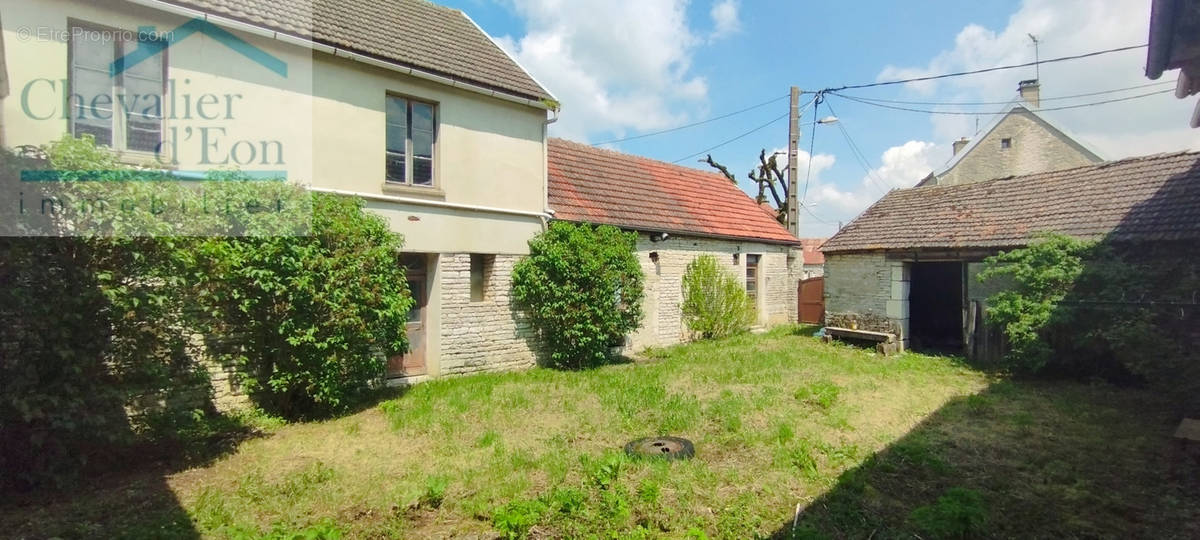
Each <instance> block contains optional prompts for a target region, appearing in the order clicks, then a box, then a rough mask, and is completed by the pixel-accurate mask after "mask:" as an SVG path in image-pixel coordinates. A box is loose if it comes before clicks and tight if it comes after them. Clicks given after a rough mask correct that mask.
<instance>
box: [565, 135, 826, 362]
mask: <svg viewBox="0 0 1200 540" xmlns="http://www.w3.org/2000/svg"><path fill="white" fill-rule="evenodd" d="M548 150H549V153H548V163H547V167H548V169H549V185H550V192H549V199H550V207H551V208H552V209H553V211H554V219H558V220H564V221H572V222H577V223H594V224H607V225H615V226H617V227H620V228H622V229H625V230H629V231H635V232H637V235H638V240H637V251H638V259H639V260H640V261H641V265H642V271H643V272H644V274H645V277H646V278H645V279H646V281H645V291H646V297H645V306H644V308H645V310H644V312H645V315H646V318H645V321H644V322H643V324H642V327H641V328H640V329H639V330H638V331H637V332H636V333H635V334H634V335H633V336H632V337H631V338H630V340H629V342H628V346H629V347H631V348H633V349H635V350H636V349H641V348H645V347H649V346H662V345H671V344H674V343H680V342H682V341H686V340H687V339H688V338H689V334H688V331H687V328H686V327H685V325H684V322H683V316H682V313H681V311H680V303H681V297H682V282H683V274H684V272H685V271H686V269H687V265H688V263H690V262H691V261H692V260H694V259H695V258H696V257H697V256H699V255H705V254H707V255H713V256H715V257H716V258H717V260H718V261H719V262H720V263H721V264H722V265H723V266H724V267H725V268H726V269H727V270H728V271H730V272H732V273H734V274H735V275H737V276H738V278H739V279H744V280H745V283H746V292H748V293H749V294H750V296H751V298H752V299H753V300H754V303H755V306H756V309H757V312H758V317H757V325H759V326H771V325H775V324H780V323H787V322H794V321H795V320H796V300H797V297H796V287H797V283H798V281H799V278H800V276H801V273H802V266H803V264H804V263H803V259H802V258H801V250H800V248H801V246H802V244H801V242H800V240H798V239H797V238H796V237H795V236H793V235H792V234H791V233H789V232H788V231H787V229H784V228H783V226H782V225H780V224H779V222H778V221H775V219H774V218H773V217H772V216H771V215H769V214H768V213H767V212H764V211H763V209H762V208H761V207H759V206H758V204H757V203H755V201H754V199H751V198H750V197H749V196H748V195H746V193H745V192H743V191H742V190H741V189H739V188H738V187H737V186H736V185H734V184H733V183H731V182H730V181H729V180H728V179H727V178H725V177H724V176H722V175H720V174H717V173H713V172H707V171H701V170H697V169H692V168H689V167H682V166H678V165H672V164H669V163H664V162H661V161H655V160H652V159H648V158H643V157H639V156H633V155H629V154H622V153H619V152H614V151H612V150H605V149H600V148H594V147H592V146H588V145H586V144H581V143H576V142H571V141H566V140H562V139H550V141H549V143H548Z"/></svg>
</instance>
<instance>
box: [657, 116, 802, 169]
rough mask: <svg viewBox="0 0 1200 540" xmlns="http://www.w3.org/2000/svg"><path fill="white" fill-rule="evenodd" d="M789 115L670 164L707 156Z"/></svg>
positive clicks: (776, 118) (778, 117)
mask: <svg viewBox="0 0 1200 540" xmlns="http://www.w3.org/2000/svg"><path fill="white" fill-rule="evenodd" d="M789 114H791V113H784V114H781V115H779V116H776V117H775V118H774V119H772V120H771V121H770V122H767V123H765V124H763V125H761V126H758V127H756V128H754V129H752V130H750V131H747V132H745V133H743V134H741V135H738V136H737V137H734V138H732V139H729V140H727V141H725V142H723V143H720V144H718V145H716V146H712V147H709V148H705V149H704V150H701V151H699V152H696V153H695V154H689V155H687V156H684V157H681V158H679V159H677V160H675V161H672V162H671V163H679V162H680V161H686V160H689V159H692V158H694V157H696V156H700V155H704V154H707V153H709V152H712V151H713V150H716V149H718V148H720V147H722V146H725V145H727V144H729V143H731V142H734V141H737V140H739V139H741V138H743V137H746V136H749V135H750V134H752V133H755V132H757V131H759V130H762V129H766V128H767V126H770V125H771V124H774V123H775V122H778V121H780V120H783V119H784V118H787V117H788V115H789Z"/></svg>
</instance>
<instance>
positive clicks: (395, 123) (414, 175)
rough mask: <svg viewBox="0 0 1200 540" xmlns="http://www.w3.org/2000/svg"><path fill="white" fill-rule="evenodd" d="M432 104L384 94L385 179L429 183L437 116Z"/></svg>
mask: <svg viewBox="0 0 1200 540" xmlns="http://www.w3.org/2000/svg"><path fill="white" fill-rule="evenodd" d="M436 112H437V111H436V109H435V107H434V106H433V105H430V104H428V103H422V102H420V101H413V100H410V99H407V98H402V97H398V96H388V97H387V181H388V182H391V183H394V184H406V185H410V186H428V187H432V186H433V147H434V143H435V142H436V140H437V117H436Z"/></svg>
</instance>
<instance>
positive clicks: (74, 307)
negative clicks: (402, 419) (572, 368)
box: [0, 136, 411, 490]
mask: <svg viewBox="0 0 1200 540" xmlns="http://www.w3.org/2000/svg"><path fill="white" fill-rule="evenodd" d="M22 171H31V172H33V173H39V172H42V173H45V172H50V173H53V174H55V175H58V176H59V177H61V179H63V180H67V181H64V182H22V180H21V173H22ZM97 171H100V172H101V174H99V175H97V174H96V172H97ZM163 175H165V173H163V172H161V171H159V172H156V171H132V170H130V169H129V168H128V167H127V166H124V165H122V164H121V163H119V162H118V161H117V160H116V159H115V157H114V155H113V154H112V153H111V151H109V150H107V149H104V148H98V147H96V146H95V143H94V141H93V140H92V139H91V138H90V137H84V138H81V139H75V138H72V137H69V136H67V137H64V138H62V139H60V140H58V141H55V142H53V143H51V144H49V145H46V146H44V147H42V148H37V149H31V148H27V149H25V150H24V151H23V153H22V155H14V154H12V153H10V152H7V151H2V152H0V184H3V188H4V189H6V190H8V191H6V193H10V194H11V193H17V192H21V193H23V194H24V195H25V204H26V205H27V208H28V209H29V210H30V212H29V214H31V215H32V214H35V213H36V212H37V211H39V210H40V208H37V206H38V205H40V204H43V196H45V197H55V200H56V201H60V202H61V205H60V208H65V209H72V208H74V209H78V208H82V207H84V203H88V202H90V201H94V200H95V199H96V197H98V196H101V195H104V196H108V197H113V199H112V200H121V199H120V197H123V196H128V197H131V198H140V199H141V200H151V199H153V200H156V201H157V202H159V203H161V204H163V205H171V204H173V205H176V206H179V205H183V204H186V205H188V207H189V208H193V209H195V208H201V207H202V205H203V204H204V203H205V201H206V200H207V201H223V200H246V199H248V198H253V197H259V198H263V197H267V198H271V200H277V201H280V202H281V204H280V206H279V207H278V208H283V210H282V211H276V212H265V211H261V208H252V207H249V206H246V205H231V206H228V207H226V208H224V209H222V210H221V211H219V212H217V211H214V212H209V213H203V212H201V213H193V214H192V215H191V216H190V217H188V218H178V217H177V218H165V217H163V215H162V214H161V213H159V212H158V211H157V209H156V208H155V207H154V206H140V207H137V208H136V209H135V210H132V211H129V210H124V209H122V211H121V212H110V213H103V212H99V213H97V212H78V211H76V212H69V211H67V212H57V213H50V214H47V217H46V219H44V220H40V221H39V220H38V219H32V220H27V221H26V220H23V219H22V217H21V216H20V215H19V214H14V213H13V212H12V211H11V210H12V208H10V206H9V205H4V207H3V208H2V209H0V227H2V228H3V230H2V231H0V232H2V233H3V235H0V283H3V284H4V287H0V470H4V471H13V474H3V475H0V490H5V489H9V488H14V487H16V488H30V487H36V486H42V485H48V484H56V483H57V484H65V483H67V482H69V481H70V480H71V479H72V478H73V477H74V476H75V475H77V474H78V473H79V472H80V471H81V470H82V469H83V468H84V467H85V466H91V467H94V468H96V469H103V468H105V467H107V466H108V465H111V464H117V463H119V462H120V460H121V453H120V450H121V449H125V448H131V444H132V443H136V442H141V441H168V442H169V443H170V444H172V445H174V444H190V443H189V442H188V441H193V440H195V439H196V438H197V437H209V436H213V435H215V434H214V433H212V430H211V429H209V427H210V426H220V425H223V424H222V423H221V422H220V418H217V417H216V415H217V413H216V411H215V409H214V408H213V407H212V406H211V404H209V403H207V399H206V398H208V397H210V396H209V392H210V391H211V389H210V387H209V385H208V380H207V370H206V369H204V367H203V366H200V365H197V363H196V362H195V360H196V358H197V356H198V355H197V353H198V352H199V351H198V348H197V346H198V345H199V344H198V343H197V342H196V341H195V339H194V336H195V335H197V334H204V335H205V336H206V337H208V338H211V340H210V342H209V345H220V344H228V345H230V348H225V349H220V348H218V349H215V350H216V352H219V353H222V354H223V355H225V356H226V357H227V358H234V357H236V358H238V359H241V360H242V362H243V365H244V366H245V367H246V368H248V382H249V383H250V385H249V386H250V387H251V388H252V389H254V390H255V396H254V397H257V398H261V399H263V402H262V403H261V404H260V405H261V406H262V407H263V408H264V409H268V410H270V411H271V412H275V413H287V414H289V415H291V416H293V417H295V416H301V415H307V414H314V413H320V412H325V411H332V410H337V409H338V408H340V407H343V406H345V404H346V403H347V400H348V399H349V398H350V397H351V396H352V395H353V394H354V393H355V392H356V391H357V390H359V389H361V388H363V387H365V386H366V385H367V384H368V383H369V382H370V381H372V380H374V379H377V378H378V377H379V375H381V374H382V371H383V365H384V364H383V361H382V360H381V359H380V357H379V356H378V355H379V354H381V353H383V354H386V353H393V352H399V351H403V350H404V349H405V347H406V342H405V336H404V321H405V315H406V313H407V310H408V308H409V306H410V305H411V300H410V298H409V296H408V293H407V291H406V289H405V288H406V282H405V279H404V274H403V270H402V269H401V265H400V264H399V260H398V258H397V251H398V249H399V247H400V239H399V238H398V237H397V236H395V235H392V234H391V233H389V232H388V230H387V227H386V225H385V224H384V223H383V222H382V220H380V219H379V218H376V217H372V216H371V215H369V214H366V213H365V212H364V211H363V210H362V208H361V204H360V203H358V202H356V201H354V200H352V199H338V198H334V197H324V196H323V197H317V198H315V199H314V198H313V197H311V196H310V194H309V193H308V192H307V191H306V190H304V189H303V188H301V187H299V186H295V185H291V184H287V183H284V182H263V181H249V179H247V178H245V177H244V176H243V175H241V174H240V173H237V172H236V171H222V172H218V173H214V174H212V175H211V176H210V178H209V179H208V181H203V182H191V181H189V182H176V181H159V180H170V179H169V178H166V177H165V176H163ZM85 179H86V180H88V181H74V180H85ZM206 198H207V199H206ZM314 200H315V203H316V210H315V211H314V209H313V204H314ZM56 204H57V203H56ZM278 208H277V209H278ZM311 216H315V221H314V219H313V218H312V217H311ZM310 228H311V229H312V231H314V232H315V233H316V234H312V235H298V234H297V233H302V232H306V231H308V230H309V229H310ZM197 231H199V234H207V235H209V236H198V235H197V234H196V233H197ZM64 233H70V234H69V235H64ZM53 234H58V235H59V236H58V237H45V236H46V235H53ZM127 408H128V410H132V411H135V412H136V413H137V414H135V415H134V416H132V417H130V416H129V415H128V414H127ZM201 428H202V429H201ZM169 431H178V432H179V433H167V432H169ZM190 450H191V449H185V452H184V454H191V452H190ZM105 460H107V461H105Z"/></svg>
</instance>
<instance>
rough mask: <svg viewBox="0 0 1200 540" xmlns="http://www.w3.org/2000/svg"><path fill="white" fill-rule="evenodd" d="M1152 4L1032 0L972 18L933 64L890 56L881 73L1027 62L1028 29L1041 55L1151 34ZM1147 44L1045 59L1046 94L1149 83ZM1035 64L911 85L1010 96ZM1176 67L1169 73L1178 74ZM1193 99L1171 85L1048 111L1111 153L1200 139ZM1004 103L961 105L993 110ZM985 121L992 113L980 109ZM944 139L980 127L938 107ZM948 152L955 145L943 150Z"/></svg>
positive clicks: (945, 92)
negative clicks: (993, 23)
mask: <svg viewBox="0 0 1200 540" xmlns="http://www.w3.org/2000/svg"><path fill="white" fill-rule="evenodd" d="M1149 14H1150V9H1149V8H1148V7H1147V5H1146V2H1144V1H1143V0H1025V1H1024V2H1023V3H1022V4H1021V7H1020V8H1019V9H1018V10H1017V11H1016V13H1014V14H1013V15H1012V16H1011V17H1009V20H1008V23H1007V25H1006V26H1005V27H1004V28H1003V29H1001V30H999V31H995V30H991V29H987V28H984V27H982V26H979V25H974V24H972V25H968V26H966V27H965V28H963V29H962V30H961V31H960V32H959V33H958V35H957V36H956V37H955V40H954V46H953V48H950V49H947V50H945V51H942V52H941V53H939V54H937V55H936V56H934V57H933V58H932V59H931V60H930V61H929V62H928V63H927V64H926V65H925V66H920V67H897V66H888V67H887V68H885V69H884V70H883V71H882V72H881V73H880V74H879V77H878V79H879V80H887V79H895V78H908V77H915V76H924V75H932V74H938V73H949V72H956V71H968V70H975V69H982V68H987V67H992V66H998V65H1008V64H1020V63H1025V62H1030V61H1032V60H1033V59H1034V48H1033V43H1032V42H1031V41H1030V39H1029V34H1033V35H1035V36H1037V37H1038V39H1039V40H1040V42H1041V44H1040V49H1039V50H1040V56H1041V58H1042V59H1047V58H1055V57H1061V56H1068V55H1074V54H1079V53H1085V52H1090V51H1098V50H1102V49H1111V48H1117V47H1124V46H1127V45H1137V44H1140V43H1145V41H1146V28H1148V25H1149ZM1145 58H1146V50H1145V49H1134V50H1132V51H1127V52H1120V53H1112V54H1107V55H1102V56H1097V57H1093V58H1088V59H1082V60H1074V61H1067V62H1059V63H1053V64H1045V65H1042V66H1041V70H1040V71H1041V73H1040V78H1041V83H1042V88H1041V94H1042V97H1043V98H1046V97H1050V98H1053V97H1055V96H1066V95H1074V94H1080V93H1087V92H1095V91H1103V90H1111V89H1117V88H1127V87H1132V86H1139V85H1145V84H1148V83H1150V82H1151V81H1149V80H1147V79H1146V77H1145V74H1144V72H1143V66H1144V65H1145ZM1036 73H1037V72H1036V70H1035V69H1034V68H1032V67H1030V68H1021V69H1014V70H1005V71H997V72H992V73H986V74H980V75H971V76H966V77H956V78H951V79H943V80H939V81H930V82H922V83H915V84H909V85H906V87H907V88H908V89H909V90H911V91H912V93H913V94H916V95H923V96H926V97H931V98H933V99H930V101H964V100H966V101H1004V100H1008V99H1012V98H1015V97H1016V87H1017V82H1018V81H1019V80H1021V79H1032V78H1034V77H1035V74H1036ZM1174 77H1175V75H1174V73H1171V74H1169V75H1168V76H1167V77H1166V78H1164V81H1166V80H1173V78H1174ZM1169 88H1170V86H1169V85H1163V86H1162V87H1152V88H1144V89H1139V90H1132V91H1129V92H1125V93H1120V94H1107V95H1101V96H1091V97H1084V98H1078V99H1065V100H1053V99H1051V100H1048V101H1043V102H1042V104H1041V106H1042V107H1043V108H1053V107H1057V106H1064V105H1074V104H1079V103H1087V102H1091V101H1101V100H1105V99H1112V98H1119V97H1125V96H1131V95H1136V94H1141V93H1146V92H1152V91H1156V90H1164V89H1169ZM1192 106H1193V104H1192V103H1190V102H1187V101H1180V100H1176V99H1175V98H1174V96H1172V95H1171V94H1165V95H1157V96H1153V97H1147V98H1142V99H1137V100H1132V101H1125V102H1121V103H1113V104H1108V105H1100V106H1095V107H1084V108H1079V109H1072V110H1061V111H1049V112H1045V113H1044V114H1045V116H1047V117H1048V118H1050V119H1051V120H1052V121H1054V122H1056V123H1058V124H1061V125H1062V126H1064V127H1066V128H1067V129H1068V130H1070V131H1072V132H1073V133H1074V134H1075V135H1077V136H1078V137H1079V138H1080V139H1082V140H1083V141H1084V142H1085V143H1089V144H1091V145H1092V146H1094V147H1096V148H1097V149H1098V150H1099V152H1100V154H1101V155H1102V156H1103V157H1105V158H1109V159H1117V158H1122V157H1128V156H1131V155H1138V154H1146V153H1154V152H1164V151H1171V150H1182V149H1186V148H1193V149H1194V148H1200V135H1198V134H1197V133H1196V132H1195V130H1191V129H1190V128H1188V126H1187V117H1188V113H1189V112H1190V110H1191V107H1192ZM1000 108H1001V107H1000V106H989V107H967V108H961V110H979V111H981V112H985V113H986V112H989V111H996V110H999V109H1000ZM980 118H981V122H980V123H981V124H987V122H988V121H989V120H990V118H989V115H987V114H983V115H980ZM931 121H932V122H933V126H934V134H935V137H936V139H937V141H938V142H940V143H947V142H949V141H951V140H953V139H955V138H958V137H960V136H970V135H972V134H973V133H974V131H975V117H973V116H957V117H951V116H931ZM945 157H946V158H949V155H947V156H945Z"/></svg>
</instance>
